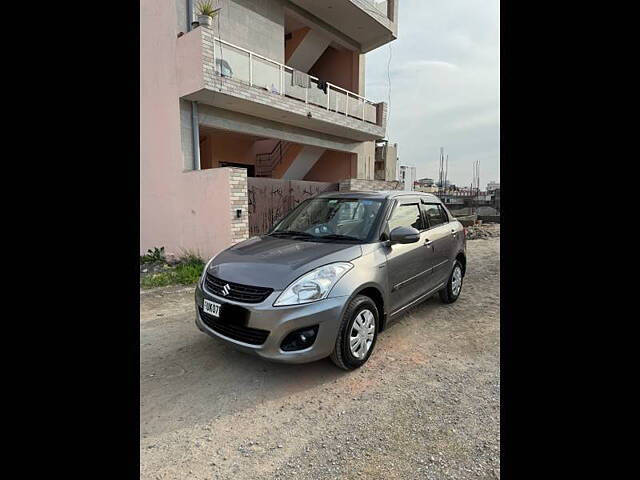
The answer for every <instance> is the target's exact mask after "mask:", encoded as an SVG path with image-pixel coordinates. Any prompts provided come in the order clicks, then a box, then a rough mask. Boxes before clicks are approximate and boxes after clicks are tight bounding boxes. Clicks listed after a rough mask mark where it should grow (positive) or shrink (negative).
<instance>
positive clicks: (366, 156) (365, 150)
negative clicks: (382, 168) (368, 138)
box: [356, 141, 376, 180]
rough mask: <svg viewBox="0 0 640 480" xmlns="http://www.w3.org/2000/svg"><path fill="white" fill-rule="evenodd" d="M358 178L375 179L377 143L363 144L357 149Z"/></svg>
mask: <svg viewBox="0 0 640 480" xmlns="http://www.w3.org/2000/svg"><path fill="white" fill-rule="evenodd" d="M356 155H357V170H356V171H357V177H356V178H359V179H362V180H374V179H375V161H376V142H373V141H372V142H362V143H361V144H360V145H359V146H358V148H357V149H356Z"/></svg>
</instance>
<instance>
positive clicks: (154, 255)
mask: <svg viewBox="0 0 640 480" xmlns="http://www.w3.org/2000/svg"><path fill="white" fill-rule="evenodd" d="M164 261H165V256H164V247H160V248H158V247H154V248H153V250H151V249H149V250H147V253H146V254H145V255H140V263H141V264H142V263H153V262H164Z"/></svg>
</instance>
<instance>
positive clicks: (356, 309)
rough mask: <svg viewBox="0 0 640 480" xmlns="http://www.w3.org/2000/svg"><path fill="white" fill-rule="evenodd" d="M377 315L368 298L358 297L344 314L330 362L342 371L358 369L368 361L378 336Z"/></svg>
mask: <svg viewBox="0 0 640 480" xmlns="http://www.w3.org/2000/svg"><path fill="white" fill-rule="evenodd" d="M378 321H379V314H378V309H377V308H376V304H375V303H374V302H373V300H371V299H370V298H369V297H366V296H364V295H358V296H357V297H355V298H354V299H353V300H351V302H349V305H348V306H347V309H346V310H345V312H344V315H343V316H342V322H341V323H340V328H339V330H338V337H337V338H336V345H335V348H334V350H333V353H332V354H331V360H332V361H333V363H335V364H336V365H337V366H338V367H340V368H342V369H344V370H353V369H355V368H359V367H361V366H362V365H364V364H365V363H366V361H367V360H369V357H370V356H371V352H373V348H374V346H375V344H376V339H377V336H378Z"/></svg>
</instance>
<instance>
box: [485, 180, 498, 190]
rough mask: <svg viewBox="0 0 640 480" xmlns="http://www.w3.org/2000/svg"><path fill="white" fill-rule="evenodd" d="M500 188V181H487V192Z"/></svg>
mask: <svg viewBox="0 0 640 480" xmlns="http://www.w3.org/2000/svg"><path fill="white" fill-rule="evenodd" d="M499 188H500V182H489V183H487V192H493V191H495V190H498V189H499Z"/></svg>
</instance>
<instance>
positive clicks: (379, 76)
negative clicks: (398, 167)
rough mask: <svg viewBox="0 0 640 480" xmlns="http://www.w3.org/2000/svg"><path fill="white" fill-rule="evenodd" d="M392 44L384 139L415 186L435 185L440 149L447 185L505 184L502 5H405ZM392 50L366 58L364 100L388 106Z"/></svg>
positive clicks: (463, 0)
mask: <svg viewBox="0 0 640 480" xmlns="http://www.w3.org/2000/svg"><path fill="white" fill-rule="evenodd" d="M399 10H400V12H399V17H400V18H399V21H398V39H397V40H394V41H393V42H391V44H390V46H391V67H390V76H391V102H390V105H391V109H390V115H391V118H390V122H389V123H388V124H387V138H388V139H389V141H390V142H391V143H398V157H399V158H400V163H401V164H406V165H415V166H416V167H417V169H416V170H417V175H418V178H422V177H430V178H433V179H435V180H437V179H438V166H439V155H440V147H441V146H442V147H444V149H445V154H447V153H448V154H449V175H448V179H449V180H450V181H451V182H452V183H454V184H456V185H458V186H464V185H467V186H468V185H469V184H470V183H471V178H472V174H473V162H474V161H475V160H480V185H481V187H482V188H484V187H485V186H486V184H487V182H489V181H491V180H494V181H499V180H500V170H499V163H500V51H499V49H500V3H499V0H400V6H399ZM388 62H389V45H385V46H382V47H379V48H378V49H377V50H374V51H373V52H370V53H368V54H367V56H366V86H365V89H366V91H365V93H366V97H367V98H368V99H370V100H373V101H385V102H388V101H389V99H388V76H387V64H388Z"/></svg>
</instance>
